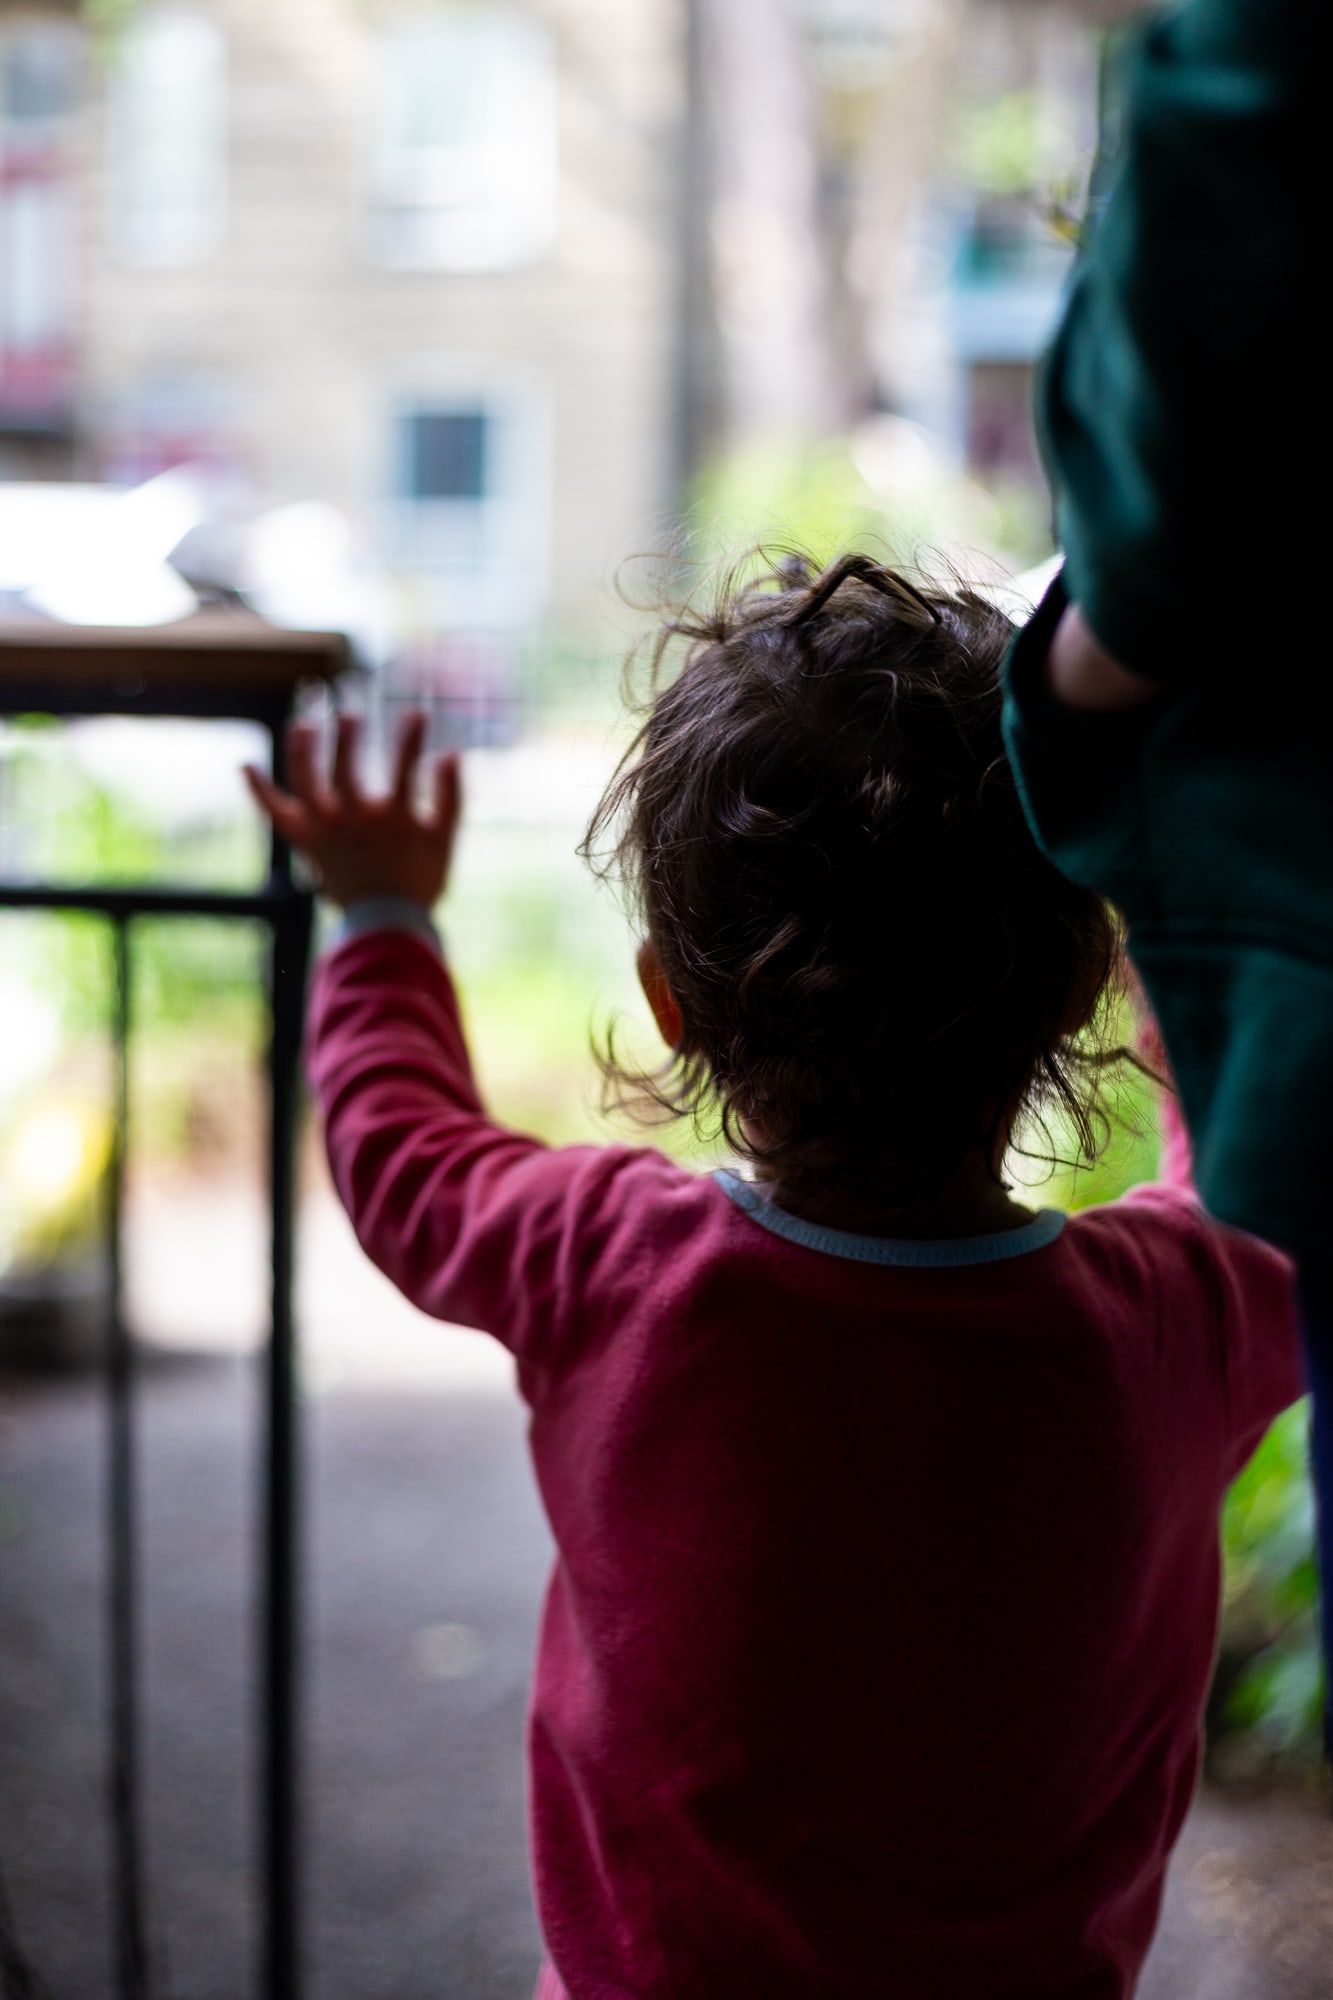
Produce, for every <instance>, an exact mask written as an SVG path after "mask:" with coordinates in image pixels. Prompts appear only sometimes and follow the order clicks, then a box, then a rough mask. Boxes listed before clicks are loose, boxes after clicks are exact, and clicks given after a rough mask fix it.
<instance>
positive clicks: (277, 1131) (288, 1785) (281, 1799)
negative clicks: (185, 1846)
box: [261, 897, 313, 2000]
mask: <svg viewBox="0 0 1333 2000" xmlns="http://www.w3.org/2000/svg"><path fill="white" fill-rule="evenodd" d="M312 912H313V904H312V901H311V899H310V898H309V897H294V898H293V899H292V901H291V902H289V903H288V904H287V905H286V906H285V907H284V908H283V910H282V911H281V913H280V915H278V916H277V917H276V919H275V921H274V923H273V927H272V952H271V957H270V981H269V998H270V1009H271V1034H270V1041H269V1084H270V1104H271V1107H272V1109H271V1118H270V1125H269V1174H270V1194H271V1201H272V1217H271V1219H272V1232H273V1233H272V1261H273V1295H272V1329H273V1330H272V1337H271V1340H270V1343H269V1353H268V1450H267V1453H266V1471H267V1520H266V1534H267V1543H268V1560H267V1563H266V1564H265V1572H266V1574H265V1600H264V1677H263V1678H264V1687H263V1719H262V1739H263V1743H264V1772H263V1799H264V1883H265V1896H266V1908H265V1935H264V1947H263V1949H264V1965H263V1975H262V1986H261V1991H262V1992H263V1993H264V1994H265V1996H266V2000H297V1996H298V1993H299V1990H300V1966H299V1962H298V1955H297V1940H298V1936H299V1923H298V1894H299V1886H300V1885H299V1881H298V1876H297V1854H298V1846H299V1825H298V1818H299V1815H298V1796H297V1794H298V1784H299V1771H300V1759H299V1746H298V1741H297V1712H296V1679H297V1676H296V1666H297V1646H298V1635H299V1625H298V1618H299V1604H298V1593H297V1572H298V1535H299V1523H298V1519H297V1508H296V1496H297V1488H298V1482H297V1464H298V1448H299V1438H298V1434H297V1407H296V1379H295V1329H294V1324H293V1316H292V1287H293V1281H294V1276H295V1273H294V1268H293V1250H294V1231H293V1217H294V1213H295V1193H296V1190H295V1165H296V1123H297V1110H298V1094H299V1089H300V1054H301V1023H302V1010H303V1002H304V996H305V983H306V971H307V966H308V962H309V955H310V933H311V921H312Z"/></svg>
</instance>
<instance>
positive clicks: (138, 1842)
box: [0, 614, 348, 2000]
mask: <svg viewBox="0 0 1333 2000" xmlns="http://www.w3.org/2000/svg"><path fill="white" fill-rule="evenodd" d="M347 662H348V649H347V644H346V641H345V639H343V637H342V635H341V634H333V633H319V634H313V633H283V632H277V631H273V630H271V629H270V628H266V627H262V626H260V625H259V624H258V622H257V621H254V620H251V619H249V618H248V617H246V616H244V615H243V614H235V615H230V614H229V615H228V617H226V618H219V617H205V618H201V619H199V620H197V621H187V622H186V623H184V624H182V625H180V626H177V627H175V628H170V629H169V630H161V631H155V632H147V633H131V632H125V633H108V632H106V631H100V632H93V633H88V634H80V633H77V632H73V631H71V630H70V629H69V628H63V629H60V630H56V629H53V628H51V627H32V628H27V627H22V626H20V627H13V626H11V627H9V628H8V629H7V630H4V631H0V717H14V716H17V715H23V714H42V715H48V716H58V717H62V718H72V717H75V716H91V715H130V716H173V717H193V718H199V719H211V720H223V719H227V720H243V721H250V722H256V723H259V724H260V725H261V726H262V727H263V728H265V729H266V730H267V731H268V734H269V736H270V739H271V742H272V752H273V770H274V774H275V776H276V777H277V778H278V779H279V781H281V775H282V770H283V736H284V731H285V727H286V724H287V722H288V720H289V718H290V716H291V714H292V712H293V707H294V703H295V697H296V692H297V688H298V686H299V684H300V683H301V682H302V681H305V680H308V679H309V678H311V677H312V676H313V677H318V678H319V679H322V680H325V681H332V680H333V679H334V678H335V676H336V675H337V674H339V673H340V672H341V671H342V670H343V668H344V667H345V666H346V664H347ZM0 909H13V910H78V911H87V912H90V913H92V914H95V915H98V916H102V917H105V918H106V919H107V920H108V921H109V923H110V926H111V936H112V943H113V964H114V973H113V995H114V997H113V1006H112V1039H113V1044H114V1049H115V1085H114V1095H115V1103H114V1127H113V1130H114V1138H113V1146H112V1157H111V1166H110V1199H109V1202H108V1213H107V1234H108V1243H109V1253H110V1256H109V1265H110V1310H109V1325H108V1333H107V1406H108V1430H109V1440H110V1451H109V1487H108V1495H107V1520H108V1543H109V1546H108V1586H109V1588H108V1603H109V1624H110V1632H109V1638H110V1647H109V1657H110V1689H109V1693H110V1734H111V1761H110V1774H111V1785H110V1792H111V1801H110V1803H111V1816H112V1827H113V1834H112V1848H113V1872H114V1881H115V1898H114V1903H115V1924H116V1937H115V1948H116V1949H115V1958H116V1967H117V2000H152V1992H153V1974H152V1966H151V1958H150V1950H149V1943H148V1926H147V1922H146V1915H145V1894H144V1871H143V1831H142V1815H141V1809H140V1800H141V1788H140V1784H139V1705H138V1670H137V1644H136V1637H137V1615H138V1602H137V1578H136V1559H135V1558H136V1546H135V1543H136V1538H135V1446H134V1345H133V1339H132V1336H131V1334H130V1331H129V1328H128V1326H127V1324H126V1321H125V1315H124V1310H123V1291H122V1269H121V1215H122V1200H123V1192H124V1181H125V1162H126V1116H127V1107H128V1089H129V1030H130V1010H131V955H130V940H131V932H132V926H133V923H134V920H135V919H136V918H138V917H171V916H201V917H223V918H226V917H240V918H250V919H252V920H258V921H260V922H262V923H263V924H265V925H266V926H267V928H268V932H269V937H270V946H271V949H270V955H269V966H268V980H267V999H268V1006H269V1028H270V1032H269V1041H268V1060H267V1068H268V1082H269V1098H270V1119H269V1200H270V1230H271V1267H272V1286H271V1333H270V1338H269V1344H268V1351H267V1385H266V1386H267V1396H266V1425H267V1436H266V1440H265V1451H264V1454H263V1461H264V1506H263V1516H264V1518H263V1551H262V1553H263V1582H262V1657H261V1663H260V1675H259V1682H260V1686H259V1695H260V1732H259V1733H260V1741H261V1744H262V1753H261V1769H260V1780H259V1799H260V1824H261V1837H262V1847H261V1868H262V1876H263V1886H264V1898H263V1937H262V1959H261V1965H260V1974H259V1978H260V1987H259V1990H260V1992H261V1993H262V1994H263V1995H264V1996H265V2000H298V1995H299V1988H300V1965H299V1948H298V1947H299V1924H298V1893H299V1882H298V1872H297V1870H298V1784H299V1756H298V1748H299V1745H298V1720H299V1718H298V1699H297V1696H298V1676H297V1666H298V1640H299V1621H298V1610H299V1605H298V1588H297V1584H298V1553H299V1551H298V1504H297V1503H298V1470H299V1437H298V1430H297V1421H296V1396H295V1327H294V1321H293V1314H292V1282H293V1273H294V1254H293V1253H294V1193H295V1160H296V1151H295V1148H296V1125H297V1111H298V1101H299V1060H300V1045H301V1021H302V1010H303V1001H304V993H305V983H306V975H307V971H308V966H309V956H310V938H311V927H312V914H313V899H312V897H311V895H310V893H309V891H308V890H306V889H304V888H303V887H301V886H300V885H299V884H298V883H297V881H296V880H295V878H294V876H293V873H292V862H291V854H290V851H289V850H288V848H287V846H286V844H285V843H284V842H283V841H282V840H280V839H279V838H278V837H277V835H276V834H275V835H273V837H272V842H271V848H270V857H269V871H268V879H267V881H266V882H265V883H264V885H263V886H262V887H261V888H258V889H256V890H253V891H249V892H246V891H224V890H208V889H193V888H159V887H152V886H148V885H145V886H143V887H138V886H134V887H126V888H118V887H105V888H104V887H97V886H86V887H85V886H74V887H68V888H67V887H63V886H58V885H47V884H40V883H27V882H9V881H4V880H0Z"/></svg>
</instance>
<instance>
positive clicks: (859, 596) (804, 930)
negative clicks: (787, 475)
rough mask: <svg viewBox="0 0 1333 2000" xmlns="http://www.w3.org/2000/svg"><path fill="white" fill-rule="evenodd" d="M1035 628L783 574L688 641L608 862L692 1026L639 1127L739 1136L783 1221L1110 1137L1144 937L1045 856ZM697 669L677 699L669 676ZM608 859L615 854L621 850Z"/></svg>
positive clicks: (599, 848)
mask: <svg viewBox="0 0 1333 2000" xmlns="http://www.w3.org/2000/svg"><path fill="white" fill-rule="evenodd" d="M1012 632H1013V627H1012V626H1011V624H1010V622H1009V620H1008V619H1007V618H1006V617H1005V616H1004V615H1003V613H1002V612H1000V611H999V610H997V609H996V608H995V606H994V605H993V604H991V603H990V602H989V601H988V600H987V599H986V598H985V597H984V596H982V595H981V594H980V593H979V592H977V591H976V590H973V589H971V588H969V587H968V586H966V585H963V584H958V585H955V586H953V587H951V588H949V589H947V590H946V589H943V588H940V587H938V586H937V585H936V584H934V583H932V582H931V581H929V580H927V579H925V578H922V579H920V580H915V581H914V580H912V579H911V578H909V577H908V576H906V575H905V574H903V573H902V572H901V571H899V570H896V569H891V568H888V567H886V566H885V565H884V564H882V563H880V562H876V561H874V560H872V559H871V558H870V557H869V556H866V555H859V554H848V555H844V556H842V557H840V558H839V559H838V560H837V561H836V562H834V563H832V564H831V565H830V566H829V567H827V568H825V569H823V570H822V571H820V570H818V569H817V568H816V566H815V565H814V564H813V563H812V562H811V561H810V560H809V559H808V558H806V557H804V556H802V555H799V554H791V553H787V554H784V555H782V556H781V557H779V558H771V557H768V556H765V557H764V558H763V567H762V569H761V572H760V574H759V575H758V576H755V575H754V572H753V565H751V566H750V569H749V571H748V572H747V571H746V570H745V569H743V568H742V569H733V570H731V571H729V572H727V573H726V574H725V575H724V576H723V577H722V578H721V581H720V585H719V587H718V589H717V591H716V594H715V596H714V598H713V600H712V602H711V604H710V605H709V606H708V607H707V608H706V609H700V608H697V607H690V608H686V609H683V610H677V611H675V612H674V613H672V614H670V615H668V616H667V617H665V619H664V620H663V622H662V624H661V626H660V630H659V633H658V637H657V641H656V645H655V647H654V649H653V652H652V693H651V699H650V702H649V705H648V709H647V715H646V720H645V721H644V723H643V726H642V728H641V729H640V731H639V733H638V735H637V737H636V738H635V740H634V742H633V744H632V745H631V747H630V749H629V750H628V752H627V753H626V755H625V757H624V759H623V760H622V762H621V764H620V767H619V769H618V770H617V772H616V774H615V776H614V778H613V779H612V781H611V784H610V786H609V787H608V789H607V791H606V793H605V796H604V797H603V799H602V801H601V803H600V805H599V806H598V808H597V811H596V813H595V814H594V816H593V819H592V822H591V824H590V826H589V829H588V833H587V836H586V838H585V840H584V843H583V847H582V852H583V853H584V854H585V856H587V857H588V858H589V859H590V860H591V861H592V864H593V866H594V867H596V868H597V869H598V870H599V872H601V873H604V874H605V873H614V874H616V875H618V876H619V877H620V878H621V879H622V880H623V881H624V882H625V883H626V885H627V886H628V888H629V890H630V892H631V896H632V899H633V902H634V904H635V906H636V909H637V913H638V916H639V918H640V920H641V922H642V923H643V925H644V927H645V929H646V931H647V934H648V936H649V938H650V939H651V940H652V943H653V945H654V947H655V950H656V952H657V955H658V958H659V960H660V963H661V966H662V969H663V972H664V973H665V976H666V979H667V981H668V983H669V985H670V987H671V990H672V993H673V995H674V997H675V999H676V1001H677V1004H678V1005H679V1008H680V1011H681V1015H682V1019H683V1034H682V1039H681V1042H680V1045H679V1047H678V1048H677V1049H676V1050H675V1051H674V1052H673V1054H672V1055H671V1057H670V1059H669V1060H668V1061H667V1062H666V1063H665V1064H664V1065H663V1066H662V1068H660V1069H659V1070H656V1071H650V1072H645V1071H631V1070H627V1069H626V1068H624V1067H622V1065H621V1064H620V1062H619V1060H618V1059H617V1057H616V1055H615V1052H614V1047H613V1046H612V1045H611V1044H608V1046H607V1048H606V1050H605V1051H604V1052H603V1055H602V1057H601V1061H602V1067H603V1071H604V1074H605V1075H606V1076H607V1078H608V1079H609V1081H610V1084H611V1086H612V1091H611V1094H612V1095H614V1096H615V1097H616V1099H617V1101H619V1102H620V1103H622V1104H623V1103H626V1102H632V1101H633V1100H634V1099H635V1098H636V1097H637V1099H638V1101H639V1102H640V1104H643V1103H644V1102H645V1100H646V1101H647V1102H648V1103H649V1104H650V1105H651V1106H653V1107H656V1109H657V1111H658V1113H659V1114H660V1113H666V1114H670V1115H676V1116H683V1115H690V1114H693V1115H694V1116H695V1117H696V1118H698V1117H700V1116H701V1115H706V1114H707V1113H708V1112H709V1111H710V1109H711V1110H712V1111H714V1112H716V1113H718V1114H720V1122H721V1126H722V1129H723V1131H724V1133H725V1135H726V1137H727V1139H728V1140H729V1142H730V1143H731V1145H732V1147H733V1148H734V1149H735V1150H736V1151H737V1152H738V1153H740V1154H741V1155H743V1156H747V1157H749V1158H750V1159H752V1160H754V1161H755V1162H757V1163H758V1164H759V1165H760V1167H761V1169H762V1170H763V1171H764V1173H765V1174H766V1175H767V1176H768V1177H769V1178H771V1179H772V1180H773V1181H775V1182H776V1183H777V1184H778V1185H779V1187H780V1188H781V1190H782V1193H783V1196H784V1198H785V1199H788V1200H793V1201H796V1202H799V1201H800V1200H801V1199H802V1198H810V1197H815V1198H817V1199H820V1200H827V1199H828V1197H829V1196H830V1195H831V1194H833V1193H834V1192H835V1191H836V1190H837V1189H839V1188H842V1189H854V1190H856V1191H857V1193H858V1196H859V1199H860V1201H861V1202H864V1201H865V1199H866V1198H867V1197H870V1198H871V1199H872V1200H875V1201H878V1202H879V1203H880V1204H881V1205H883V1206H885V1207H893V1206H897V1205H900V1204H903V1203H905V1202H908V1201H910V1200H913V1199H916V1198H917V1197H919V1196H921V1195H923V1194H929V1193H930V1192H932V1191H933V1190H934V1189H935V1188H937V1187H939V1186H941V1185H942V1184H943V1183H944V1182H945V1181H946V1180H947V1179H948V1177H949V1176H950V1175H951V1174H952V1173H953V1172H955V1171H956V1170H957V1169H958V1167H959V1166H960V1165H961V1164H962V1163H963V1161H964V1160H965V1159H966V1158H968V1157H969V1156H970V1155H973V1154H974V1153H975V1152H976V1151H977V1149H978V1148H979V1147H983V1146H984V1147H987V1148H989V1152H988V1155H987V1157H988V1158H989V1159H990V1160H991V1161H992V1162H994V1163H995V1164H996V1166H997V1170H998V1161H999V1157H1000V1155H1001V1153H1002V1152H1003V1149H1004V1147H1005V1145H1006V1143H1007V1142H1008V1140H1009V1137H1010V1133H1011V1131H1012V1130H1013V1128H1014V1126H1015V1124H1016V1123H1017V1122H1018V1121H1020V1120H1021V1119H1024V1118H1032V1117H1033V1116H1035V1117H1036V1118H1038V1119H1039V1118H1040V1115H1041V1113H1042V1111H1043V1109H1045V1110H1047V1111H1049V1110H1050V1109H1052V1108H1058V1109H1059V1110H1060V1111H1062V1112H1063V1114H1064V1120H1063V1121H1062V1122H1067V1124H1068V1127H1069V1129H1070V1130H1071V1132H1072V1134H1073V1135H1074V1138H1073V1143H1074V1145H1075V1146H1076V1148H1077V1150H1078V1153H1079V1155H1080V1156H1081V1157H1085V1158H1088V1159H1091V1158H1095V1156H1096V1154H1097V1152H1098V1151H1099V1150H1100V1147H1101V1145H1102V1143H1104V1138H1105V1134H1106V1130H1107V1129H1108V1121H1107V1120H1106V1117H1105V1115H1104V1113H1102V1112H1101V1110H1100V1108H1099V1094H1098V1093H1099V1081H1100V1077H1101V1074H1102V1073H1103V1072H1104V1071H1105V1069H1106V1068H1107V1067H1108V1065H1109V1064H1110V1063H1112V1062H1113V1061H1115V1060H1116V1059H1117V1058H1118V1057H1119V1056H1122V1055H1124V1054H1126V1053H1127V1052H1126V1051H1124V1050H1121V1049H1110V1048H1108V1047H1106V1046H1105V1045H1104V1044H1105V1035H1104V1032H1103V1034H1102V1037H1101V1040H1100V1041H1099V1039H1098V1028H1097V1024H1098V1023H1101V1024H1102V1027H1103V1029H1104V1025H1105V1021H1106V1019H1107V997H1108V992H1109V990H1110V989H1111V988H1112V986H1113V984H1114V978H1115V975H1116V972H1117V969H1118V967H1119V966H1120V964H1121V954H1120V946H1119V937H1118V931H1117V925H1116V920H1115V918H1114V916H1113V915H1112V913H1111V912H1110V911H1109V910H1108V908H1107V907H1106V905H1105V904H1104V903H1103V902H1102V901H1101V899H1100V898H1099V897H1098V896H1096V895H1095V894H1093V893H1092V892H1091V891H1089V890H1087V889H1083V888H1080V887H1078V886H1077V885H1076V884H1074V883H1071V882H1068V881H1066V880H1065V878H1064V877H1063V876H1061V875H1060V874H1058V873H1057V871H1056V870H1055V868H1053V867H1052V865H1051V863H1050V862H1049V861H1048V860H1047V859H1046V858H1045V856H1044V855H1043V854H1042V853H1041V852H1040V850H1039V849H1038V848H1037V846H1036V844H1035V842H1034V841H1033V838H1032V836H1031V834H1030V833H1029V831H1028V828H1027V824H1026V822H1025V820H1024V817H1023V812H1022V808H1021V806H1020V803H1019V799H1018V794H1017V791H1016V788H1015V784H1014V779H1013V775H1012V772H1011V770H1010V767H1009V764H1008V761H1007V759H1006V757H1005V753H1004V746H1003V742H1002V739H1001V734H1000V705H1001V694H1000V682H999V668H1000V662H1001V658H1002V656H1003V654H1004V651H1005V648H1006V646H1007V644H1008V642H1009V639H1010V638H1011V636H1012ZM678 647H683V655H684V656H683V660H682V662H681V665H680V670H679V672H678V673H677V674H676V675H675V676H674V678H670V679H668V678H666V675H665V673H664V668H665V666H666V664H667V662H668V661H669V659H670V658H671V656H672V655H673V653H674V651H675V649H676V648H678ZM608 841H609V842H610V847H609V852H608V851H607V843H608Z"/></svg>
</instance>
